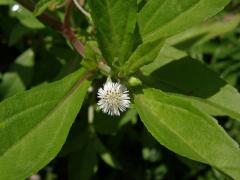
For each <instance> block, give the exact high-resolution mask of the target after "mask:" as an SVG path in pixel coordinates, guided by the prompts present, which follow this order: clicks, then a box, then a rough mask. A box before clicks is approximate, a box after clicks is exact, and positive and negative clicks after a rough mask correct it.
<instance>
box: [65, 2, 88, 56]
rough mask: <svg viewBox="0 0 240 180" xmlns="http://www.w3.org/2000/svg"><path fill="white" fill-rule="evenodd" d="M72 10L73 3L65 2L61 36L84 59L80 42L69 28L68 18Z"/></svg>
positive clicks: (82, 46)
mask: <svg viewBox="0 0 240 180" xmlns="http://www.w3.org/2000/svg"><path fill="white" fill-rule="evenodd" d="M72 9H73V1H72V0H68V2H67V10H66V12H65V17H64V23H63V35H64V36H65V37H66V38H67V39H68V40H69V41H70V42H71V43H72V45H73V46H74V47H75V49H76V50H77V51H78V53H79V54H80V55H81V56H82V57H84V50H85V48H84V45H83V44H82V42H81V41H79V40H78V39H77V37H76V35H75V33H74V32H73V30H72V28H71V27H70V17H71V12H72Z"/></svg>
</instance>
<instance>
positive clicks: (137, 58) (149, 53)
mask: <svg viewBox="0 0 240 180" xmlns="http://www.w3.org/2000/svg"><path fill="white" fill-rule="evenodd" d="M163 43H164V41H163V40H158V41H155V42H150V43H146V44H141V45H139V46H138V48H137V49H136V50H135V51H134V52H133V54H132V55H131V56H130V58H129V59H128V61H127V62H126V63H125V64H124V66H123V67H122V71H123V72H124V74H125V75H129V74H132V73H134V72H136V71H137V70H139V68H140V67H142V66H143V65H146V64H149V63H151V62H153V61H154V60H155V59H156V57H157V56H158V54H159V52H160V49H161V48H162V46H163Z"/></svg>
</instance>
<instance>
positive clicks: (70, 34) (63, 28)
mask: <svg viewBox="0 0 240 180" xmlns="http://www.w3.org/2000/svg"><path fill="white" fill-rule="evenodd" d="M16 1H17V2H18V3H19V4H21V5H22V6H23V7H25V8H27V9H28V10H30V11H33V10H34V7H35V5H34V4H33V3H31V2H30V1H28V0H16ZM72 8H73V2H72V0H68V4H67V9H66V13H65V17H64V23H62V22H60V21H58V20H57V19H56V18H54V17H53V16H51V15H50V14H48V13H47V12H44V13H42V14H41V15H40V16H38V17H37V18H38V19H39V20H40V21H41V22H43V23H44V24H46V25H48V26H50V27H51V28H53V29H55V30H57V31H59V32H60V33H61V34H63V36H64V37H65V38H66V39H68V40H69V41H70V42H71V43H72V45H73V46H74V48H75V49H76V50H77V52H78V53H79V54H80V55H81V56H82V57H83V56H84V45H83V43H82V42H81V41H80V40H78V39H77V37H76V35H75V33H74V31H73V30H72V28H71V27H70V22H69V21H70V17H71V12H72Z"/></svg>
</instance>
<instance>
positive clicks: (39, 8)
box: [33, 0, 64, 16]
mask: <svg viewBox="0 0 240 180" xmlns="http://www.w3.org/2000/svg"><path fill="white" fill-rule="evenodd" d="M63 1H64V0H40V1H38V2H37V4H36V6H35V9H34V12H33V14H34V15H35V16H39V15H40V14H42V13H43V12H44V11H45V10H46V9H47V8H49V7H52V8H51V9H55V8H56V6H57V5H58V4H61V3H63Z"/></svg>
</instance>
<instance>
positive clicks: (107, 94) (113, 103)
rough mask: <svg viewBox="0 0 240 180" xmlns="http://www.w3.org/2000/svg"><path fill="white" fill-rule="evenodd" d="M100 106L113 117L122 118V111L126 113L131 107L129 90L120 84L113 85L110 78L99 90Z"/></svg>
mask: <svg viewBox="0 0 240 180" xmlns="http://www.w3.org/2000/svg"><path fill="white" fill-rule="evenodd" d="M97 94H98V98H99V101H98V103H97V104H98V106H99V107H100V109H101V110H102V111H103V112H104V113H106V114H108V115H111V116H120V111H121V112H124V111H126V109H127V108H129V106H130V103H131V102H130V97H129V94H128V90H127V88H126V87H125V86H123V85H122V84H120V83H113V82H112V81H111V79H110V78H108V80H107V82H106V83H105V84H104V85H103V88H99V89H98V93H97Z"/></svg>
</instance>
